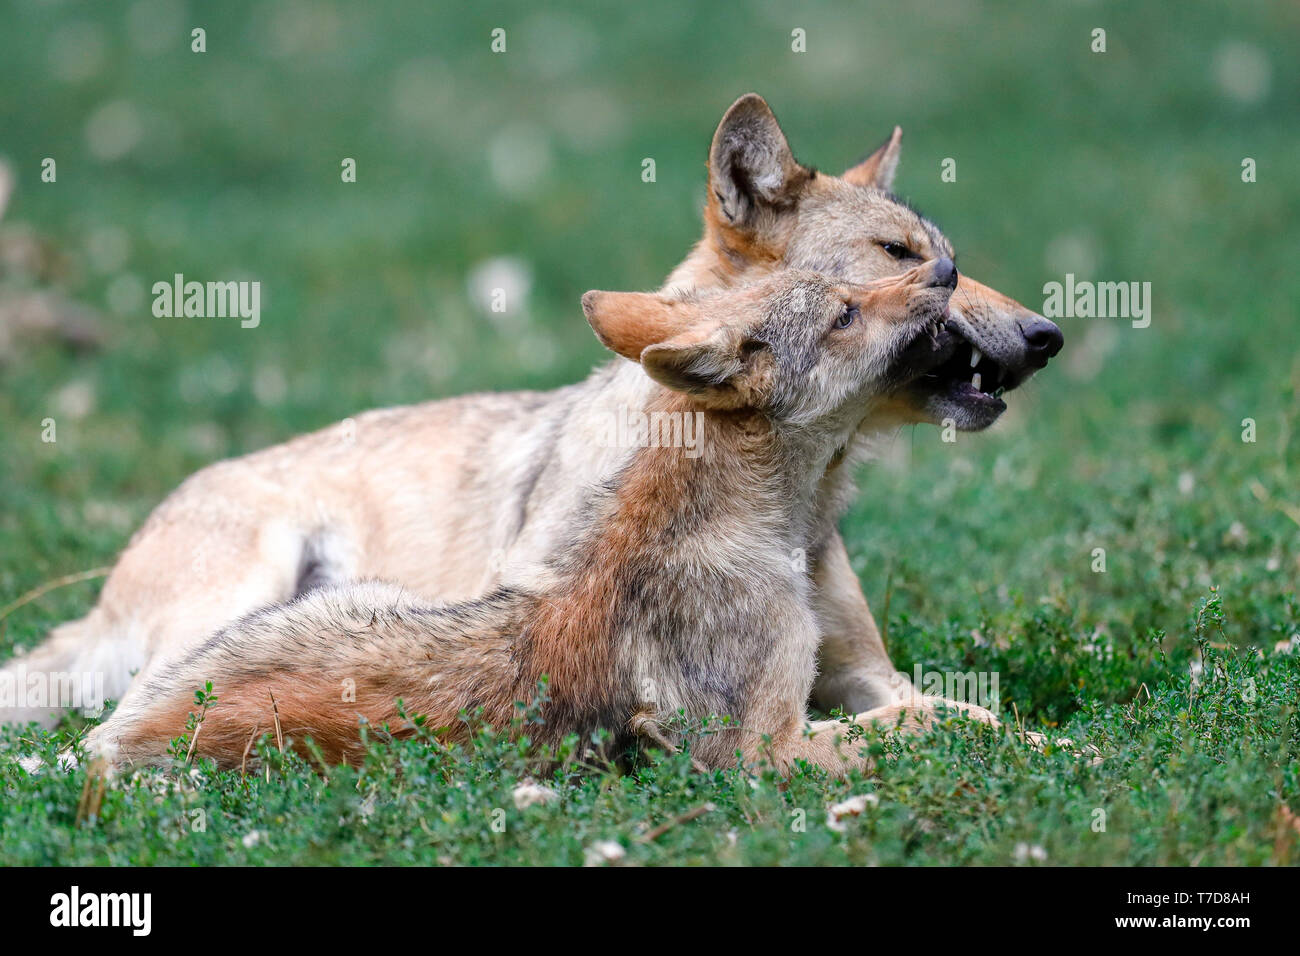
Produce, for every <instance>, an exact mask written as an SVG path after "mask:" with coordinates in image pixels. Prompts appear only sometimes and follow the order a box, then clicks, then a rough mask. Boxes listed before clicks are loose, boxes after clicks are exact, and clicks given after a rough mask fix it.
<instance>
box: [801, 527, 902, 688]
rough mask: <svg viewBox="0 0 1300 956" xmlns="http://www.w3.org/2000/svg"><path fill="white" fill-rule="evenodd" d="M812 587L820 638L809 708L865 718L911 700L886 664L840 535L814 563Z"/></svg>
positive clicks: (833, 538) (900, 677) (899, 677)
mask: <svg viewBox="0 0 1300 956" xmlns="http://www.w3.org/2000/svg"><path fill="white" fill-rule="evenodd" d="M813 584H814V588H815V590H814V593H813V611H814V613H815V614H816V615H817V623H818V626H819V627H820V629H821V636H822V642H821V647H820V649H819V651H818V659H817V665H818V666H817V682H816V683H815V684H814V685H813V692H812V700H813V703H814V704H815V705H816V706H817V707H819V708H820V709H821V710H824V711H827V712H829V711H830V710H832V709H834V708H836V707H840V708H842V709H843V710H845V711H847V712H849V713H863V712H865V711H869V710H871V709H872V708H873V707H882V706H885V705H887V704H891V703H896V702H899V701H902V700H907V699H910V698H911V697H912V696H913V695H914V694H915V693H916V691H915V689H914V688H913V687H912V684H911V682H910V681H908V680H907V678H906V676H904V675H902V674H899V673H898V672H896V671H895V669H894V665H893V664H891V663H890V661H889V655H888V654H887V653H886V652H885V645H884V642H883V641H882V640H881V639H880V631H879V630H878V629H877V628H876V622H875V621H874V620H873V619H872V617H871V610H870V609H869V608H868V607H867V599H866V597H864V596H863V594H862V584H861V582H859V581H858V576H857V575H856V574H855V573H854V572H853V566H852V565H851V564H850V563H849V556H848V552H847V551H845V549H844V539H843V538H841V537H840V535H839V532H835V533H834V534H832V535H831V538H830V540H829V541H828V542H827V543H826V547H825V549H824V551H823V552H822V554H821V555H820V557H819V558H818V560H817V562H816V565H815V567H814V568H813Z"/></svg>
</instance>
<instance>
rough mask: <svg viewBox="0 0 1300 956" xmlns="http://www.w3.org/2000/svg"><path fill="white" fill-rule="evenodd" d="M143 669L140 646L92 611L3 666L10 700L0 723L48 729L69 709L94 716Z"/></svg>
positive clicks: (1, 707)
mask: <svg viewBox="0 0 1300 956" xmlns="http://www.w3.org/2000/svg"><path fill="white" fill-rule="evenodd" d="M143 664H144V655H143V651H142V648H141V646H140V642H138V641H133V640H131V636H130V634H128V633H126V632H123V631H121V630H118V629H117V628H115V627H114V622H113V621H112V620H111V618H110V617H109V615H107V614H106V613H105V612H104V611H103V610H102V609H100V608H95V609H94V610H92V611H91V612H90V613H89V614H87V615H86V616H85V617H83V618H81V619H79V620H76V621H68V622H67V623H66V624H60V625H59V626H58V627H56V628H55V629H54V630H52V631H51V632H50V634H49V636H48V637H47V638H46V639H45V641H44V642H43V643H41V644H40V645H39V646H37V647H36V648H34V649H33V650H32V651H31V652H30V653H27V654H20V655H18V656H17V657H14V658H12V659H10V660H8V661H5V664H4V667H3V668H0V682H2V683H3V685H5V686H7V687H8V688H11V689H12V691H13V696H12V698H9V697H8V695H6V702H5V703H3V704H0V724H25V723H28V722H30V721H35V722H36V723H38V724H40V725H41V726H42V727H45V728H46V729H49V728H51V727H53V726H54V725H55V724H57V723H58V722H59V717H60V716H61V715H62V714H63V712H64V711H65V710H68V709H69V708H73V707H76V708H80V709H82V710H86V711H89V712H92V713H93V712H95V711H96V710H98V708H99V707H101V706H102V705H103V703H104V701H105V700H107V699H109V698H118V697H121V696H122V694H124V693H125V692H126V688H127V686H128V685H129V684H130V683H131V675H132V673H133V672H134V671H136V670H138V669H139V668H140V667H141V666H143ZM38 688H39V696H37V694H38V690H37V689H38Z"/></svg>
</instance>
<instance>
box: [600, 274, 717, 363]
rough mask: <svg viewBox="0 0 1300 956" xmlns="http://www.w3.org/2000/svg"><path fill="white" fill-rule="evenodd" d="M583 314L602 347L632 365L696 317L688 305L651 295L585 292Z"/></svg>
mask: <svg viewBox="0 0 1300 956" xmlns="http://www.w3.org/2000/svg"><path fill="white" fill-rule="evenodd" d="M582 312H583V314H584V315H586V316H587V321H588V322H589V323H590V324H591V328H592V330H593V331H594V332H595V333H596V338H598V339H600V341H601V344H602V345H604V346H605V348H607V349H609V350H611V351H613V352H617V353H618V354H619V355H621V356H623V357H624V358H630V359H631V360H632V361H633V362H639V361H641V353H642V352H644V351H645V350H646V348H648V347H649V346H651V345H655V344H656V343H658V342H663V341H664V340H666V339H671V338H674V337H676V336H678V335H680V334H682V333H683V332H684V331H686V330H687V329H688V328H690V325H691V323H692V321H694V320H695V319H696V318H697V315H698V310H697V309H696V308H695V307H694V306H692V305H691V304H690V303H688V302H678V301H675V300H673V299H665V298H664V297H663V296H659V295H655V294H653V293H650V292H597V291H595V290H593V291H591V292H588V293H587V294H586V295H584V296H583V297H582Z"/></svg>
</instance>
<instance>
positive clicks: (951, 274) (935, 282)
mask: <svg viewBox="0 0 1300 956" xmlns="http://www.w3.org/2000/svg"><path fill="white" fill-rule="evenodd" d="M930 270H931V274H930V285H931V286H934V287H936V288H938V287H942V288H945V289H955V288H957V266H956V265H954V264H953V261H952V260H951V259H949V258H948V257H947V256H944V257H943V258H942V259H936V260H934V265H933V266H931V267H930ZM1049 324H1050V323H1049ZM1053 328H1055V326H1053Z"/></svg>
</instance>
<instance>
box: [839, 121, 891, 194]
mask: <svg viewBox="0 0 1300 956" xmlns="http://www.w3.org/2000/svg"><path fill="white" fill-rule="evenodd" d="M902 142H903V127H901V126H895V127H894V132H893V133H892V134H891V135H890V137H889V139H887V140H885V142H884V145H882V146H881V147H880V148H879V149H877V150H876V151H875V152H874V153H872V154H871V155H870V156H868V157H867V158H866V159H864V160H863V161H862V162H860V163H858V165H856V166H854V167H853V168H852V169H849V170H845V172H844V175H843V176H842V177H840V178H841V179H843V180H844V181H845V182H849V183H852V184H853V185H854V186H875V187H876V188H877V189H884V190H890V189H893V188H894V173H896V172H897V171H898V154H899V152H900V149H901V147H902Z"/></svg>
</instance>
